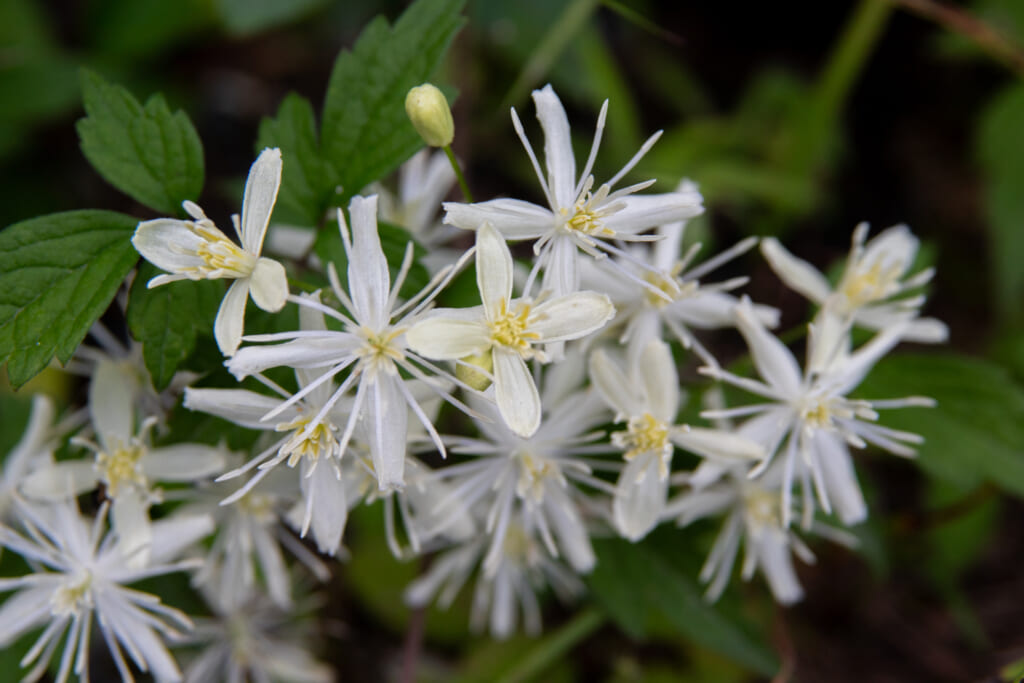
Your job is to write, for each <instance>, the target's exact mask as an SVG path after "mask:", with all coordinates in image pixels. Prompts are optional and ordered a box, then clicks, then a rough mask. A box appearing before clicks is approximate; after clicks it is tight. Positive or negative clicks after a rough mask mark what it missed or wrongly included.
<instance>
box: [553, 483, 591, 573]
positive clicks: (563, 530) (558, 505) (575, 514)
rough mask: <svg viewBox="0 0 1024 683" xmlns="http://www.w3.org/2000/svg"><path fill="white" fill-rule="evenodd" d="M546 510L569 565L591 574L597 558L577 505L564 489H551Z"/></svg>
mask: <svg viewBox="0 0 1024 683" xmlns="http://www.w3.org/2000/svg"><path fill="white" fill-rule="evenodd" d="M545 509H546V510H547V512H548V518H549V519H550V521H551V523H552V526H554V531H555V535H556V536H557V537H558V545H559V547H560V548H561V549H562V552H564V553H565V556H566V559H567V560H568V561H569V564H570V565H571V566H572V568H573V569H575V570H576V571H578V572H581V573H582V572H589V571H590V570H591V569H593V568H594V564H595V563H596V562H597V558H596V556H595V555H594V547H593V546H592V545H591V543H590V536H589V535H588V534H587V530H586V527H584V525H583V519H582V518H581V517H580V512H579V509H578V507H577V505H576V503H575V502H573V501H572V500H571V499H570V498H569V496H568V494H567V493H566V491H565V490H564V489H562V488H559V487H550V488H549V489H548V490H547V492H546V494H545Z"/></svg>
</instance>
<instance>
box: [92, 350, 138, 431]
mask: <svg viewBox="0 0 1024 683" xmlns="http://www.w3.org/2000/svg"><path fill="white" fill-rule="evenodd" d="M137 393H138V382H137V381H136V380H135V378H133V377H131V376H129V375H128V373H127V372H126V371H125V368H124V367H123V366H122V365H121V364H119V363H118V362H116V361H113V360H107V359H104V360H101V361H100V362H99V363H97V364H96V367H95V369H94V370H93V374H92V381H91V382H90V384H89V416H90V418H91V419H92V427H93V429H94V430H96V435H97V437H98V438H99V441H100V444H101V445H102V446H103V447H104V448H105V449H107V450H110V449H112V448H117V447H121V446H125V445H127V444H128V442H129V441H130V440H131V438H132V437H133V436H134V435H135V410H134V406H135V397H136V395H137Z"/></svg>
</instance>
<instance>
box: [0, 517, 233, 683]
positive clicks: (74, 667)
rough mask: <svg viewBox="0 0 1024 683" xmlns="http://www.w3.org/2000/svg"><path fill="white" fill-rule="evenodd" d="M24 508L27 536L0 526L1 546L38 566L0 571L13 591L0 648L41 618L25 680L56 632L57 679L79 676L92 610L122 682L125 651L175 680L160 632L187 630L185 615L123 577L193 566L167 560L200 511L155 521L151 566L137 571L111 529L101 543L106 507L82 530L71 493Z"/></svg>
mask: <svg viewBox="0 0 1024 683" xmlns="http://www.w3.org/2000/svg"><path fill="white" fill-rule="evenodd" d="M23 512H24V514H23V517H22V520H23V522H24V524H25V526H26V528H27V529H28V531H29V537H28V538H26V537H24V536H22V535H20V534H17V533H15V532H14V531H11V530H10V529H7V528H4V527H0V544H3V545H4V546H5V547H7V548H8V549H10V550H13V551H14V552H16V553H18V554H20V555H21V556H22V557H24V558H25V559H26V560H27V561H28V562H30V563H31V564H32V565H33V566H34V567H36V568H37V569H36V571H35V572H33V573H31V574H27V575H25V576H22V577H18V578H5V579H0V591H5V592H6V591H12V590H14V591H17V592H16V593H15V594H14V595H12V596H10V597H9V598H7V600H6V601H4V603H3V605H0V647H7V646H9V645H10V644H11V643H12V642H13V641H14V640H15V639H16V638H17V637H18V636H20V635H21V634H22V633H24V632H26V631H29V630H31V629H33V628H35V627H37V626H40V625H42V624H46V628H45V629H44V630H43V633H42V635H41V636H40V637H39V639H38V640H37V641H36V643H35V645H33V647H32V648H31V649H30V650H29V652H28V653H27V654H26V655H25V658H24V659H23V660H22V665H23V666H29V665H31V664H32V663H33V662H35V667H34V668H33V669H32V671H30V672H29V673H28V675H27V676H26V677H25V678H26V680H37V679H38V678H39V677H40V676H41V675H42V674H43V673H44V672H45V671H46V669H47V668H48V667H49V664H50V660H51V659H52V658H53V655H54V653H55V651H56V650H57V648H58V647H59V645H60V640H61V639H62V638H63V640H64V649H63V654H62V655H61V659H60V668H59V671H58V673H57V681H58V683H63V682H64V681H66V680H67V679H68V676H69V675H70V674H71V672H72V671H74V673H76V674H78V676H79V677H80V679H81V680H83V681H87V680H88V678H89V671H88V668H89V659H88V658H89V649H90V635H91V633H92V624H93V616H94V615H95V616H96V624H97V626H98V627H99V631H100V634H101V635H102V636H103V640H104V641H105V642H106V645H107V648H108V649H109V650H110V653H111V655H112V656H113V658H114V663H115V664H116V665H117V669H118V671H119V672H120V675H121V680H122V681H132V680H134V679H133V677H132V675H131V673H130V670H129V667H128V663H127V661H126V660H125V656H124V652H127V653H128V657H130V658H131V660H132V662H134V664H135V665H136V666H137V667H138V668H139V669H141V670H142V671H144V672H150V673H152V675H153V676H154V677H155V678H156V680H157V681H160V682H161V683H167V682H171V681H180V680H181V672H180V671H179V670H178V666H177V664H175V663H174V659H173V658H172V657H171V655H170V653H169V652H168V651H167V647H166V645H164V643H163V639H164V638H169V637H174V636H176V635H178V631H177V628H178V627H180V628H188V627H189V626H190V622H189V621H188V618H187V617H186V616H185V615H184V614H182V613H181V612H179V611H178V610H176V609H173V608H170V607H167V606H165V605H163V604H161V603H160V601H159V599H158V598H156V597H155V596H153V595H149V594H148V593H143V592H140V591H138V590H135V589H131V588H126V587H125V584H129V583H134V582H136V581H140V580H142V579H146V578H149V577H153V576H160V575H163V574H167V573H170V572H175V571H181V570H183V569H188V568H192V567H195V566H196V563H195V562H193V561H182V562H177V563H171V560H173V559H174V557H175V556H177V555H178V554H179V553H180V552H181V550H182V549H183V548H185V547H187V546H189V545H191V544H192V543H194V542H196V541H197V540H199V539H200V538H202V537H203V536H205V535H207V534H208V533H209V532H210V531H211V530H212V528H213V523H212V521H211V520H210V519H209V518H208V517H173V518H170V519H167V520H164V521H160V522H157V523H155V524H154V525H153V541H154V551H153V558H152V559H153V564H152V566H150V567H148V568H145V569H136V568H133V567H131V566H130V565H128V564H127V563H125V561H124V556H123V555H122V554H121V551H120V549H119V547H118V546H117V545H116V544H115V543H113V538H112V536H111V535H109V534H107V535H106V536H105V537H103V538H102V541H101V536H102V531H103V528H104V525H105V517H106V514H105V513H106V508H105V507H104V508H103V509H101V512H100V515H99V517H97V519H96V520H95V521H94V522H93V524H92V528H91V529H90V528H89V526H88V525H87V524H86V521H85V520H84V519H82V517H81V516H80V515H79V513H78V509H77V506H76V505H75V503H74V502H73V501H72V502H62V503H57V504H55V505H54V506H53V507H52V508H48V509H47V510H46V512H45V514H36V513H34V512H32V509H31V508H28V507H25V508H23ZM44 567H45V568H46V569H43V568H44ZM5 676H6V675H5Z"/></svg>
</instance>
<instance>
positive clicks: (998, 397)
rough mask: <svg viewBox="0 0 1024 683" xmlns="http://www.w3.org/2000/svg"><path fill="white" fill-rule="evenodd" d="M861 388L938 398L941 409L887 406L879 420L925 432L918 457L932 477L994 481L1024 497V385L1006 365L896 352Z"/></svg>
mask: <svg viewBox="0 0 1024 683" xmlns="http://www.w3.org/2000/svg"><path fill="white" fill-rule="evenodd" d="M857 395H858V396H861V397H864V398H875V399H884V398H895V397H900V396H911V395H917V396H930V397H931V398H934V399H935V400H936V401H938V406H937V407H936V408H901V409H899V410H892V411H883V412H882V415H881V417H880V418H879V422H880V423H881V424H883V425H885V426H888V427H894V428H896V429H903V430H906V431H910V432H914V433H915V434H920V435H921V436H923V437H924V439H925V441H924V443H923V444H922V445H921V446H919V447H918V449H917V451H918V457H917V460H916V462H917V464H918V465H920V466H921V468H922V469H924V470H925V471H927V472H928V473H929V474H931V475H932V476H934V477H938V478H940V479H944V480H946V481H950V482H952V483H955V484H957V485H958V486H960V487H963V488H970V487H973V486H976V485H978V484H979V483H981V482H982V481H986V480H987V481H991V482H992V483H993V484H995V485H996V486H999V487H1000V488H1002V489H1005V490H1007V491H1010V492H1012V493H1016V494H1017V495H1021V496H1024V389H1022V388H1021V387H1020V386H1019V385H1018V384H1016V383H1015V382H1014V381H1013V378H1012V377H1011V376H1010V374H1009V373H1008V372H1007V371H1006V370H1005V369H1004V368H1002V367H1001V366H998V365H996V364H994V363H990V362H988V361H985V360H981V359H978V358H968V357H966V356H954V355H910V354H905V355H896V356H890V357H888V358H885V359H883V360H882V361H881V362H879V363H878V364H877V365H876V366H875V367H874V369H873V370H872V371H871V374H870V375H868V377H867V379H866V380H865V381H864V382H863V383H862V384H861V386H860V387H859V388H858V390H857Z"/></svg>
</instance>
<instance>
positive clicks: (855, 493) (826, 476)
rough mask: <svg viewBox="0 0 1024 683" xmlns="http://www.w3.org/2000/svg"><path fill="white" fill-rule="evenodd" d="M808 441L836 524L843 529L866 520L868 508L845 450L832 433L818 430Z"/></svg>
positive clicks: (846, 449) (844, 446)
mask: <svg viewBox="0 0 1024 683" xmlns="http://www.w3.org/2000/svg"><path fill="white" fill-rule="evenodd" d="M812 438H813V445H812V446H811V447H812V448H813V449H814V452H815V455H816V456H817V460H818V466H819V467H820V468H821V476H822V479H823V481H824V484H825V488H826V489H827V490H828V499H829V502H830V503H832V507H833V508H834V509H835V512H836V514H837V515H838V516H839V519H840V521H842V523H843V524H845V525H847V526H852V525H854V524H859V523H861V522H863V521H864V520H865V519H867V517H868V506H867V503H865V502H864V494H863V493H861V490H860V484H858V483H857V473H856V472H855V471H854V468H853V459H852V458H851V457H850V450H849V448H847V446H846V444H845V443H844V442H843V441H841V440H839V439H838V438H837V437H836V436H835V434H831V433H829V432H826V431H824V430H822V429H817V430H815V431H814V436H813V437H812Z"/></svg>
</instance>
